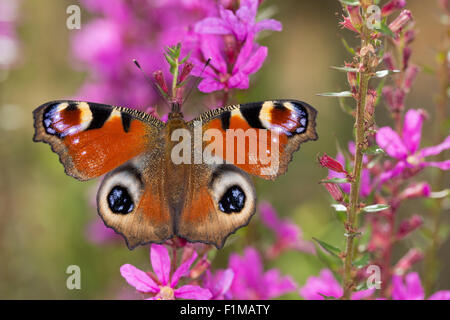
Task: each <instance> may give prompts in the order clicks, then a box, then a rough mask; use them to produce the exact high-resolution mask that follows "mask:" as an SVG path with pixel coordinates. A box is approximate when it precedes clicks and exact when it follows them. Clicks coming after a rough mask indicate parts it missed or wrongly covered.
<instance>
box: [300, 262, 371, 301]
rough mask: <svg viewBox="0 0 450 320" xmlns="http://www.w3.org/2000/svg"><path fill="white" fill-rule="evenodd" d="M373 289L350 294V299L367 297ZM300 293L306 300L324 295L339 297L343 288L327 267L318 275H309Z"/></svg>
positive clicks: (318, 298) (342, 292) (322, 297)
mask: <svg viewBox="0 0 450 320" xmlns="http://www.w3.org/2000/svg"><path fill="white" fill-rule="evenodd" d="M374 291H375V290H374V289H367V290H362V291H358V292H354V293H353V294H352V297H351V298H352V300H362V299H365V298H369V297H370V296H371V295H372V294H373V293H374ZM299 293H300V295H301V296H302V297H303V298H305V299H307V300H324V299H325V297H333V298H336V299H339V298H340V297H342V295H343V294H344V290H343V289H342V287H341V285H340V284H339V282H337V280H336V279H335V278H334V276H333V273H332V272H331V271H330V270H328V269H323V270H322V271H321V272H320V275H319V276H318V277H309V278H308V279H307V280H306V284H305V285H304V286H303V287H302V288H300V291H299Z"/></svg>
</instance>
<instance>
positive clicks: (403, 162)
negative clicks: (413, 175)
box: [376, 109, 450, 183]
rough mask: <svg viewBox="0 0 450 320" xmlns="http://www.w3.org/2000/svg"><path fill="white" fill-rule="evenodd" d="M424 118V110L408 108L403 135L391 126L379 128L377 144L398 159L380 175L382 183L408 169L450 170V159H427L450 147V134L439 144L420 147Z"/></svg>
mask: <svg viewBox="0 0 450 320" xmlns="http://www.w3.org/2000/svg"><path fill="white" fill-rule="evenodd" d="M424 118H425V112H424V111H423V110H414V109H410V110H408V112H407V113H406V115H405V119H404V122H403V132H402V136H401V137H400V136H399V135H398V134H397V133H396V132H395V131H394V130H393V129H391V128H390V127H383V128H380V129H379V130H378V132H377V135H376V141H377V144H378V145H379V146H380V147H381V148H383V150H384V151H386V153H387V154H388V155H389V156H390V157H392V158H394V159H397V161H398V162H397V164H396V165H395V166H394V168H393V169H391V170H389V171H387V172H384V173H382V174H381V175H380V178H379V179H380V183H383V182H385V181H387V180H389V179H391V178H394V177H397V176H399V175H400V174H401V173H402V172H403V171H404V170H406V169H422V168H424V167H437V168H439V169H441V170H450V160H445V161H442V162H434V161H425V158H426V157H428V156H435V155H438V154H439V153H441V152H442V151H444V150H447V149H450V136H448V137H447V138H446V139H445V140H444V142H442V143H441V144H439V145H437V146H434V147H427V148H423V149H419V146H420V140H421V137H422V123H423V120H424Z"/></svg>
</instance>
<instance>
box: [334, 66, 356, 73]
mask: <svg viewBox="0 0 450 320" xmlns="http://www.w3.org/2000/svg"><path fill="white" fill-rule="evenodd" d="M331 69H334V70H337V71H342V72H359V70H358V69H356V68H350V67H335V66H331Z"/></svg>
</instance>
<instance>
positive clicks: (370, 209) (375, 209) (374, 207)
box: [363, 204, 390, 212]
mask: <svg viewBox="0 0 450 320" xmlns="http://www.w3.org/2000/svg"><path fill="white" fill-rule="evenodd" d="M389 208H390V206H389V205H387V204H373V205H370V206H366V207H364V208H363V211H365V212H379V211H383V210H386V209H389Z"/></svg>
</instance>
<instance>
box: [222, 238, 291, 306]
mask: <svg viewBox="0 0 450 320" xmlns="http://www.w3.org/2000/svg"><path fill="white" fill-rule="evenodd" d="M229 268H230V269H231V270H233V272H234V278H233V282H232V284H231V294H232V296H233V298H234V299H238V300H267V299H271V298H276V297H278V296H281V295H283V294H285V293H288V292H292V291H294V290H295V289H296V287H297V285H296V284H295V282H294V281H293V280H292V278H291V277H289V276H281V275H280V272H279V270H277V269H270V270H268V271H266V272H264V270H263V264H262V261H261V257H260V255H259V254H258V252H257V251H256V250H255V249H254V248H252V247H248V248H246V249H245V250H244V256H243V257H240V256H239V255H237V254H236V253H232V254H231V256H230V261H229Z"/></svg>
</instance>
